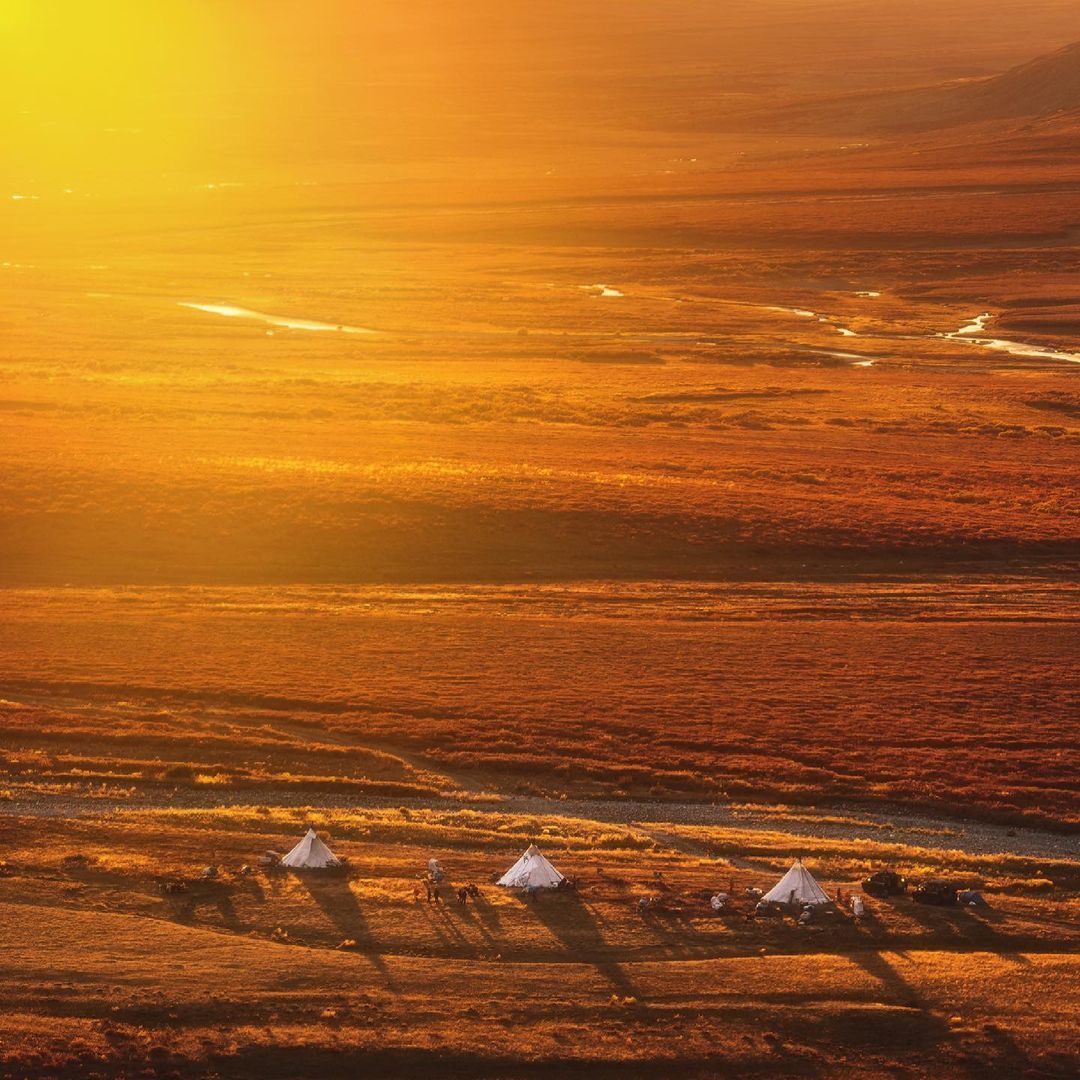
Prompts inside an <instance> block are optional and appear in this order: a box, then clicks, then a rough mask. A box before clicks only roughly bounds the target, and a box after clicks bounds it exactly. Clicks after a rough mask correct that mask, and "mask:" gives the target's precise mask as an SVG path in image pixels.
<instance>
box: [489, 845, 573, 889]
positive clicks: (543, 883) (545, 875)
mask: <svg viewBox="0 0 1080 1080" xmlns="http://www.w3.org/2000/svg"><path fill="white" fill-rule="evenodd" d="M565 880H566V879H565V878H564V877H563V876H562V874H560V873H559V871H558V870H556V869H555V867H554V866H552V865H551V863H549V862H548V861H547V859H545V858H544V856H543V855H541V854H540V849H539V848H538V847H537V846H536V845H535V844H530V845H529V849H528V850H527V851H526V852H525V854H524V855H522V856H521V858H520V859H518V861H517V862H516V863H514V865H513V866H511V867H510V869H509V870H507V871H506V873H505V874H503V876H502V877H501V878H499V882H498V883H499V884H500V885H506V886H508V887H510V888H512V889H554V888H556V887H557V886H558V885H559V883H560V882H562V881H565Z"/></svg>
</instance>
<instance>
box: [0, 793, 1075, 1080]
mask: <svg viewBox="0 0 1080 1080" xmlns="http://www.w3.org/2000/svg"><path fill="white" fill-rule="evenodd" d="M309 819H314V820H315V821H316V822H317V823H318V824H319V825H320V827H321V829H322V831H323V835H324V836H328V838H329V839H330V842H331V843H332V844H333V845H334V847H335V849H336V850H338V851H339V852H340V853H341V854H343V855H347V856H349V858H350V860H351V866H350V870H349V871H348V873H346V874H333V873H331V874H306V875H282V876H279V875H271V876H270V877H266V876H264V875H262V874H259V875H257V876H255V877H249V878H243V877H237V876H235V875H234V873H233V871H234V870H235V869H236V868H237V867H238V866H239V864H240V863H241V862H245V861H250V860H252V859H253V858H254V856H255V855H256V854H258V853H260V852H261V851H262V850H264V849H265V848H266V847H269V846H275V847H278V848H280V847H282V846H285V845H286V844H288V843H289V842H290V840H291V838H292V837H294V836H295V835H297V834H298V831H299V830H300V829H301V827H302V826H303V824H305V823H306V822H307V821H308V820H309ZM28 824H29V823H25V824H24V823H22V822H20V821H19V820H18V819H3V820H2V822H0V829H2V837H3V839H2V842H3V845H4V850H5V852H6V853H7V858H6V861H5V864H4V866H3V875H2V876H0V906H2V908H3V910H4V912H5V965H4V976H3V979H2V980H0V993H2V994H3V995H4V997H5V1008H4V1020H3V1024H4V1031H5V1038H4V1040H3V1045H4V1051H3V1056H2V1057H0V1061H2V1063H3V1065H2V1067H3V1068H4V1069H6V1070H7V1071H8V1072H9V1073H10V1074H11V1075H20V1076H53V1075H61V1076H75V1075H87V1074H92V1073H95V1072H96V1073H99V1074H101V1075H126V1072H125V1070H127V1069H135V1068H136V1067H137V1065H139V1063H142V1065H141V1067H147V1066H148V1067H149V1068H150V1069H151V1071H152V1072H154V1073H155V1074H160V1073H172V1074H174V1075H182V1076H187V1075H206V1074H207V1073H208V1072H220V1073H221V1074H222V1075H230V1076H232V1075H235V1076H249V1075H250V1076H256V1075H258V1076H291V1075H312V1074H314V1073H318V1074H319V1075H327V1076H331V1075H333V1076H336V1075H347V1074H351V1072H352V1071H353V1070H355V1069H356V1068H358V1067H370V1068H374V1069H377V1070H378V1071H380V1073H381V1074H382V1075H414V1074H415V1075H419V1074H420V1073H421V1072H425V1071H427V1072H430V1070H431V1069H432V1068H437V1069H438V1070H439V1071H440V1072H445V1073H446V1074H448V1075H482V1076H502V1075H508V1074H513V1075H521V1074H522V1072H524V1073H525V1074H526V1075H528V1074H531V1072H530V1071H535V1072H536V1074H537V1075H539V1074H542V1073H543V1072H544V1071H545V1070H549V1069H551V1068H554V1067H559V1068H562V1069H565V1070H568V1071H569V1072H570V1074H571V1075H579V1074H580V1075H608V1071H611V1074H612V1075H614V1071H613V1070H615V1069H624V1070H625V1069H629V1070H630V1074H631V1075H641V1076H655V1077H660V1076H665V1075H669V1070H670V1069H671V1068H673V1067H675V1064H676V1062H677V1063H678V1067H679V1068H680V1071H683V1070H685V1071H686V1072H687V1074H688V1075H702V1076H704V1075H716V1074H717V1073H723V1072H725V1071H726V1070H731V1069H738V1070H740V1071H746V1072H749V1073H750V1074H752V1075H753V1074H762V1075H773V1076H787V1075H796V1074H797V1075H829V1076H835V1075H845V1076H847V1075H850V1076H876V1075H886V1074H888V1073H889V1070H890V1069H892V1068H894V1067H895V1066H896V1065H897V1064H899V1065H900V1066H901V1067H903V1068H905V1069H907V1070H909V1071H910V1072H911V1073H913V1074H916V1075H921V1074H922V1073H923V1072H924V1071H925V1070H927V1069H930V1068H932V1067H936V1068H938V1069H945V1070H947V1071H948V1072H949V1074H950V1075H956V1076H981V1075H989V1073H990V1072H991V1071H992V1070H994V1069H997V1070H1001V1069H1004V1070H1006V1071H1010V1070H1012V1071H1023V1070H1028V1071H1031V1072H1032V1073H1033V1074H1034V1075H1045V1076H1065V1075H1068V1072H1069V1069H1070V1068H1071V1067H1072V1066H1073V1065H1074V1064H1075V1058H1074V1057H1073V1054H1074V1052H1075V1042H1074V1037H1073V1036H1074V1032H1073V1026H1072V1023H1071V1016H1072V1015H1073V1010H1074V1009H1075V986H1076V961H1075V947H1076V914H1077V900H1076V897H1077V890H1078V887H1080V879H1078V878H1077V866H1076V863H1075V861H1074V860H1061V859H1058V860H1044V861H1043V862H1042V863H1040V865H1039V866H1038V867H1037V868H1036V867H1035V863H1034V861H1033V860H1030V859H1027V858H1024V857H1020V856H1001V857H971V856H965V855H963V854H961V853H958V852H957V853H942V852H937V851H930V850H927V849H922V850H920V849H910V848H908V849H905V848H903V847H902V846H899V845H891V846H890V845H882V844H877V843H872V842H868V841H853V842H828V841H818V840H813V839H810V838H803V839H802V840H801V841H798V840H796V839H795V838H793V837H791V836H783V835H779V834H773V833H768V832H760V833H753V832H745V831H742V832H734V831H725V830H718V829H698V828H686V827H681V828H680V827H676V826H668V825H663V826H660V825H653V826H612V825H603V824H600V823H597V822H590V821H584V820H579V819H568V818H551V817H546V818H535V817H522V816H520V815H511V814H502V815H500V814H496V815H491V814H486V813H485V814H478V813H474V812H469V811H452V812H434V811H427V812H425V811H416V810H414V811H407V810H385V811H371V812H357V811H338V812H328V811H319V810H309V809H300V808H298V809H296V810H267V809H266V808H262V809H259V808H257V807H249V808H237V809H234V810H231V811H221V810H218V811H199V812H178V811H161V812H129V813H125V812H119V813H111V814H104V815H99V816H95V817H93V818H90V819H84V820H68V821H60V820H52V819H44V820H36V821H35V822H34V823H33V826H32V828H28V827H27V825H28ZM530 837H535V838H536V839H538V840H539V842H540V843H541V844H542V845H543V848H544V850H545V852H546V853H547V854H548V855H549V856H551V857H552V858H553V859H554V860H555V862H556V863H557V865H559V866H560V867H562V868H563V869H564V870H565V871H566V872H567V873H570V874H573V875H576V876H577V878H578V881H579V890H578V892H577V893H576V894H567V895H550V896H544V897H542V898H541V899H540V901H539V902H538V903H536V904H530V903H528V902H526V901H524V900H523V899H522V898H521V897H519V896H517V895H513V894H508V893H506V892H504V891H503V890H499V889H497V888H496V887H494V886H491V885H490V884H488V882H489V879H490V876H491V873H492V872H493V871H497V870H501V869H502V868H503V864H504V863H505V864H507V865H509V862H510V861H512V860H513V859H514V858H515V857H516V855H517V853H518V851H519V849H520V848H521V847H522V846H523V844H524V843H526V842H527V840H528V839H529V838H530ZM793 842H802V843H803V844H804V845H805V852H804V853H805V854H806V855H807V859H808V863H809V865H810V866H811V868H812V869H813V871H814V873H815V874H817V875H818V877H819V878H820V880H821V881H822V883H823V884H824V885H825V886H826V887H827V888H829V889H830V891H831V890H832V889H834V888H835V887H836V886H841V887H850V886H851V885H852V884H855V883H857V881H858V880H859V879H860V878H861V877H862V875H863V874H864V873H865V872H866V871H867V870H868V869H870V868H872V867H875V866H878V865H881V864H882V863H883V862H895V863H896V864H897V865H900V866H902V867H904V868H905V869H909V870H910V871H911V872H913V873H916V874H918V875H920V876H923V875H925V876H929V875H932V874H935V873H940V872H946V873H949V874H950V875H951V876H952V877H953V878H954V879H955V880H957V881H960V882H963V883H965V884H971V885H976V886H980V887H982V888H984V890H985V891H986V895H987V897H988V899H989V900H990V903H991V908H990V909H989V910H987V911H975V910H974V909H955V910H933V909H926V908H922V907H920V906H918V905H915V904H912V903H911V901H909V900H906V899H904V900H895V901H871V911H870V915H869V917H868V918H867V919H865V920H864V921H862V922H861V923H858V924H856V923H855V922H854V921H853V920H852V919H851V918H850V917H849V916H848V915H847V914H845V913H844V912H842V911H841V912H837V913H836V914H834V915H829V916H825V917H822V918H821V919H819V920H817V922H816V923H815V924H813V925H812V926H811V927H809V928H798V927H796V926H795V925H793V923H792V921H791V920H790V919H783V920H761V921H757V922H752V923H748V922H746V921H745V920H744V919H743V917H742V915H741V914H738V915H736V916H732V917H717V916H714V915H712V914H711V913H710V912H709V909H708V905H707V902H706V899H705V897H706V896H707V895H708V893H709V892H711V891H715V890H716V889H717V888H723V889H728V888H731V887H732V886H734V889H735V891H736V892H737V893H740V894H741V892H742V890H743V889H744V887H745V886H747V885H751V884H754V885H758V886H768V885H769V884H771V883H772V882H773V881H774V880H775V878H776V877H777V876H778V874H779V873H780V872H781V871H782V870H783V869H784V868H785V867H786V865H787V863H788V862H789V860H790V857H791V845H792V843H793ZM432 853H435V854H438V855H439V857H440V859H441V860H442V862H443V864H444V866H445V867H446V869H447V871H448V887H447V888H446V889H445V895H446V896H447V898H448V901H449V902H447V903H444V904H440V905H429V904H427V903H426V902H423V901H420V902H418V901H416V900H415V899H414V897H413V888H414V886H415V884H416V882H417V880H418V877H419V875H420V873H421V872H422V870H423V868H424V867H425V866H426V860H427V858H428V857H429V856H430V855H431V854H432ZM210 859H213V860H214V861H216V862H218V863H220V864H221V866H222V867H223V868H227V869H226V872H225V873H224V875H223V877H222V879H221V880H219V881H216V882H207V883H199V882H193V883H192V884H191V886H190V887H189V890H188V891H187V892H186V893H182V894H178V895H171V896H170V895H162V894H161V893H160V891H159V889H158V884H157V883H158V882H159V881H161V880H164V879H166V878H169V877H171V876H174V875H182V876H186V877H189V878H190V877H191V875H192V874H193V873H194V872H195V871H196V870H197V868H198V867H199V866H201V865H202V864H203V863H204V862H206V861H208V860H210ZM657 873H659V874H660V875H661V876H660V877H659V878H658V877H657V876H656V875H657ZM1036 875H1037V876H1036ZM468 881H476V882H478V883H479V884H480V886H481V898H480V900H479V901H478V902H476V903H474V904H470V905H468V906H466V907H464V908H462V907H460V906H459V905H458V904H457V903H456V901H453V900H452V899H451V892H450V886H456V885H458V884H463V883H465V882H468ZM657 894H659V895H661V896H663V897H664V902H663V905H662V907H661V908H659V909H656V910H654V911H653V912H650V913H649V914H647V915H644V916H643V915H641V914H640V913H639V912H638V911H637V908H636V901H637V899H638V898H639V897H641V896H650V895H657ZM738 906H739V907H740V909H745V907H746V904H745V902H739V904H738ZM605 1070H607V1071H605Z"/></svg>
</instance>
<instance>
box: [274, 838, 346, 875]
mask: <svg viewBox="0 0 1080 1080" xmlns="http://www.w3.org/2000/svg"><path fill="white" fill-rule="evenodd" d="M281 865H282V866H290V867H292V869H294V870H324V869H325V868H326V867H328V866H340V865H341V860H340V859H339V858H338V857H337V856H336V855H335V854H334V853H333V852H332V851H331V850H330V849H329V848H328V847H327V846H326V845H325V844H324V843H323V842H322V841H321V840H320V839H319V838H318V836H316V835H315V830H314V829H308V831H307V835H306V836H305V837H304V839H303V840H301V841H300V843H299V844H297V845H296V847H294V848H293V849H292V851H290V852H289V854H288V855H286V856H285V858H284V859H282V860H281Z"/></svg>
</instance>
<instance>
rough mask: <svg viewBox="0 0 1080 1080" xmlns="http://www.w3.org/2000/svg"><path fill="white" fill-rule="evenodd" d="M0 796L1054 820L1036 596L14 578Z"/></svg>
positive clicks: (1072, 672)
mask: <svg viewBox="0 0 1080 1080" xmlns="http://www.w3.org/2000/svg"><path fill="white" fill-rule="evenodd" d="M9 601H10V611H9V613H8V616H7V618H6V620H5V624H4V633H3V635H2V637H0V696H2V697H3V698H4V699H5V700H4V701H3V703H2V705H0V709H2V716H3V726H2V734H0V788H4V787H7V788H9V789H10V790H9V796H10V797H11V798H14V797H15V796H17V795H18V794H19V792H21V791H24V790H25V791H26V792H27V793H28V795H29V797H33V795H34V793H35V792H36V791H38V790H39V789H40V787H41V785H52V786H53V790H55V791H63V790H64V785H68V788H67V790H68V791H69V792H71V793H72V794H78V793H80V792H83V793H85V792H88V791H89V792H91V793H92V792H94V791H95V790H96V791H98V792H99V793H102V792H101V789H102V788H104V789H106V790H105V792H104V793H105V794H108V795H109V797H115V796H120V797H125V796H128V797H132V798H143V797H150V798H158V797H161V796H165V795H167V794H168V793H169V792H170V791H173V790H174V789H175V790H180V791H182V792H183V791H189V792H190V791H197V790H199V789H202V790H208V791H211V792H213V791H225V790H227V791H233V792H242V791H244V790H252V791H254V790H257V789H259V788H260V787H263V788H265V787H270V788H273V789H275V790H276V791H282V792H290V791H291V792H293V793H296V792H303V791H308V792H314V791H321V792H324V793H326V794H328V795H329V794H333V795H335V796H348V795H370V796H379V797H390V798H392V797H396V796H413V797H426V798H430V797H432V796H435V795H438V794H439V793H442V792H455V793H457V794H458V797H468V798H472V797H477V795H480V796H483V795H484V793H485V792H486V793H489V794H499V793H501V794H504V795H514V794H525V795H540V796H548V797H560V796H567V795H569V796H577V797H581V796H585V797H596V796H600V797H605V798H611V797H616V798H618V797H631V798H639V799H640V798H660V799H669V800H670V799H675V800H680V799H681V800H690V801H706V802H709V801H717V802H721V803H727V802H736V803H737V802H740V801H754V802H783V803H788V804H800V803H817V804H819V805H820V804H822V803H824V804H828V803H830V802H832V803H835V802H837V801H839V802H852V801H856V802H863V803H866V804H867V805H871V806H872V805H875V804H882V803H884V804H893V805H906V806H908V807H914V808H921V809H924V810H932V811H936V812H943V813H946V814H950V813H951V814H958V815H961V816H972V815H975V816H982V817H984V818H991V819H994V820H997V821H1002V822H1011V823H1015V824H1021V823H1025V822H1026V823H1031V824H1039V825H1043V826H1049V827H1051V828H1054V829H1066V830H1072V829H1075V827H1076V824H1077V804H1076V795H1075V788H1074V784H1073V778H1074V776H1075V773H1076V769H1077V766H1078V759H1077V748H1076V741H1075V730H1074V729H1075V724H1074V720H1073V717H1074V716H1075V712H1076V704H1077V681H1076V680H1077V673H1076V666H1075V663H1074V656H1075V646H1076V640H1075V622H1074V621H1073V620H1072V616H1071V602H1070V592H1069V590H1068V588H1067V587H1064V586H1062V585H1061V584H1057V583H1053V582H1043V583H1033V582H1031V581H1030V580H1028V579H1025V578H1020V579H1017V580H1016V581H1014V582H1012V583H1007V582H1003V581H999V582H997V583H987V582H985V581H978V582H957V581H955V580H952V581H948V582H946V581H941V582H937V583H931V584H922V585H912V584H892V585H888V584H873V585H865V586H861V587H860V586H856V585H854V584H849V583H844V584H827V585H817V586H810V585H806V586H803V585H797V584H796V585H771V586H770V585H764V584H753V585H751V584H747V585H742V586H726V585H716V586H709V587H706V586H693V585H687V584H682V585H672V584H662V583H661V584H657V585H653V586H646V585H642V584H635V585H626V586H622V587H613V586H610V585H606V584H603V583H593V584H591V585H589V584H584V583H579V584H577V585H575V586H548V587H544V588H539V587H537V586H526V585H522V586H516V587H505V588H480V587H476V586H467V587H462V586H459V587H449V586H439V587H431V588H421V587H415V586H414V587H411V588H405V587H384V588H347V587H328V588H325V589H311V588H305V587H291V588H287V587H283V588H280V589H267V588H264V587H259V588H250V589H238V588H204V589H188V588H181V589H155V588H128V589H117V590H100V589H98V590H52V589H42V590H20V591H15V592H12V593H11V594H9Z"/></svg>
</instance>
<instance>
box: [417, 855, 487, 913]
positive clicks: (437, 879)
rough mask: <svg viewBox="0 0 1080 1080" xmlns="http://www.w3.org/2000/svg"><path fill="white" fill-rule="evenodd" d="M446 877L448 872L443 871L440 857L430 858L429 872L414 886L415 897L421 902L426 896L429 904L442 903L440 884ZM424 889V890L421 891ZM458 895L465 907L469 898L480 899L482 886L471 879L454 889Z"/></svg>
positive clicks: (458, 900)
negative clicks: (466, 883)
mask: <svg viewBox="0 0 1080 1080" xmlns="http://www.w3.org/2000/svg"><path fill="white" fill-rule="evenodd" d="M445 879H446V874H445V873H444V872H443V868H442V867H441V866H440V865H439V860H438V859H428V865H427V873H425V874H424V876H423V877H422V878H421V879H420V881H419V882H418V883H417V884H416V885H414V886H413V899H414V900H415V901H416V902H417V903H419V902H420V899H421V897H422V896H423V897H424V898H426V900H427V902H428V903H429V904H441V903H443V897H442V893H441V892H440V891H439V885H440V884H441V883H442V882H443V881H444V880H445ZM421 890H423V891H421ZM454 893H455V895H456V896H457V902H458V903H459V904H460V905H461V906H462V907H464V906H465V905H466V904H467V903H468V902H469V900H470V899H471V900H473V901H476V900H479V899H480V887H479V886H478V885H477V884H476V883H475V882H472V881H470V882H469V884H468V885H462V886H460V887H459V888H457V889H455V890H454Z"/></svg>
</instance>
